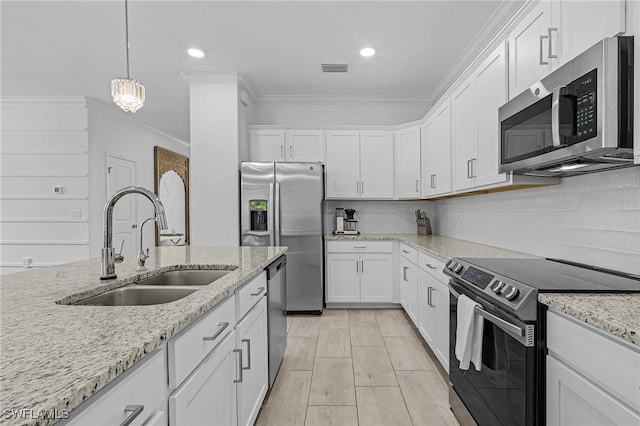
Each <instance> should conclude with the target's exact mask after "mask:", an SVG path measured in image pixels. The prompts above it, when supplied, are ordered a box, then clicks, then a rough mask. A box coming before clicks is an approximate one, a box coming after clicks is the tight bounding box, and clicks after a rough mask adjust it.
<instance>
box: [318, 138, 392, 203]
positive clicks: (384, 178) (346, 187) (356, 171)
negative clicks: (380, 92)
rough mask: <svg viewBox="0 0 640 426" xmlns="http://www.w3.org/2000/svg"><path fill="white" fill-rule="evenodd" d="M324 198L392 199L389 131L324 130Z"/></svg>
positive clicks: (390, 139) (390, 140)
mask: <svg viewBox="0 0 640 426" xmlns="http://www.w3.org/2000/svg"><path fill="white" fill-rule="evenodd" d="M325 179H326V197H327V198H347V199H354V198H366V199H392V198H393V133H392V132H354V131H343V132H339V131H330V132H327V163H326V167H325Z"/></svg>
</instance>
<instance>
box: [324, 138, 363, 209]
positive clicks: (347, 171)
mask: <svg viewBox="0 0 640 426" xmlns="http://www.w3.org/2000/svg"><path fill="white" fill-rule="evenodd" d="M359 159H360V133H358V132H328V133H327V164H326V166H325V179H326V182H327V184H326V194H327V195H326V196H327V198H349V199H352V198H358V197H359V196H360V165H359Z"/></svg>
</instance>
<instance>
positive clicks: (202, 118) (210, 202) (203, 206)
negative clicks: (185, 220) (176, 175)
mask: <svg viewBox="0 0 640 426" xmlns="http://www.w3.org/2000/svg"><path fill="white" fill-rule="evenodd" d="M182 77H183V78H184V79H185V80H186V81H187V82H188V83H189V109H190V121H191V127H190V131H191V157H190V160H189V162H190V164H189V168H190V177H189V181H190V182H189V183H190V188H189V198H190V209H189V210H190V212H189V213H190V216H191V218H190V220H191V224H190V226H191V244H192V245H194V246H238V245H239V229H240V218H239V199H240V193H239V186H240V185H239V175H238V162H239V159H238V147H239V138H238V127H239V117H238V106H239V105H238V104H239V99H238V85H239V83H240V81H241V80H242V74H240V73H235V72H227V73H216V72H211V73H183V74H182Z"/></svg>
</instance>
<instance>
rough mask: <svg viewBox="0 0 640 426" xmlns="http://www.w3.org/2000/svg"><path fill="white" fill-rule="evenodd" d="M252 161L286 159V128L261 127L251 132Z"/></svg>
mask: <svg viewBox="0 0 640 426" xmlns="http://www.w3.org/2000/svg"><path fill="white" fill-rule="evenodd" d="M249 138H250V146H251V161H284V160H285V156H284V152H285V143H284V130H282V129H269V130H266V129H260V130H251V131H250V132H249Z"/></svg>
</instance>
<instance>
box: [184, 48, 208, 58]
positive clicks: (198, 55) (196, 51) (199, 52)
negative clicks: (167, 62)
mask: <svg viewBox="0 0 640 426" xmlns="http://www.w3.org/2000/svg"><path fill="white" fill-rule="evenodd" d="M187 53H188V54H189V55H191V56H193V57H194V58H202V57H204V52H203V51H202V50H200V49H194V48H191V49H189V50H187Z"/></svg>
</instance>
